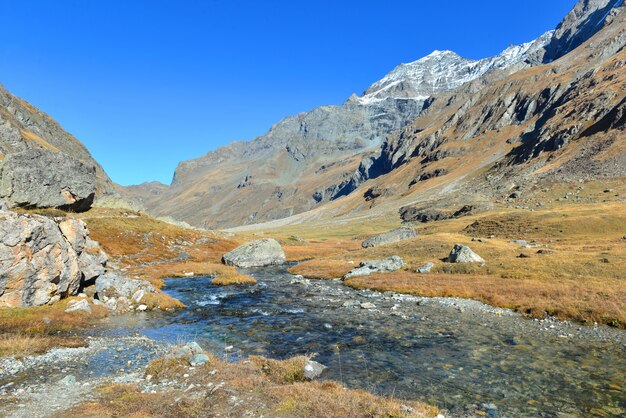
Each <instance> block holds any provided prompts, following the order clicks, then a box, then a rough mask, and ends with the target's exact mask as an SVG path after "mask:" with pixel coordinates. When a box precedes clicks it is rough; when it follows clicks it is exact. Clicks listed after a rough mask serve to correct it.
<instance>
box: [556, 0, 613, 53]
mask: <svg viewBox="0 0 626 418" xmlns="http://www.w3.org/2000/svg"><path fill="white" fill-rule="evenodd" d="M623 3H624V2H623V1H621V0H581V1H579V2H578V3H577V4H576V6H574V9H572V11H571V12H569V13H568V14H567V16H565V18H564V19H563V20H562V21H561V23H559V25H558V26H557V28H556V30H555V32H554V36H553V37H552V39H551V40H550V43H549V44H548V45H547V46H546V53H545V56H544V62H550V61H554V60H556V59H558V58H560V57H562V56H564V55H565V54H567V53H569V52H571V51H573V50H574V49H575V48H577V47H578V46H580V45H582V44H583V42H585V41H586V40H588V39H589V38H591V37H592V36H593V35H594V34H595V33H596V32H597V31H598V30H599V29H600V28H601V27H602V25H603V23H604V21H605V20H606V18H607V17H608V16H609V14H610V12H611V9H613V8H614V7H616V6H623Z"/></svg>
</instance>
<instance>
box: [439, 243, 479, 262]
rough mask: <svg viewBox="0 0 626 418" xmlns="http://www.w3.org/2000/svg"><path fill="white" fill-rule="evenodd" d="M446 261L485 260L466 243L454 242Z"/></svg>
mask: <svg viewBox="0 0 626 418" xmlns="http://www.w3.org/2000/svg"><path fill="white" fill-rule="evenodd" d="M447 261H448V262H449V263H484V262H485V260H483V258H482V257H481V256H479V255H478V254H476V253H475V252H474V251H472V249H471V248H470V247H468V246H467V245H461V244H456V245H455V246H454V247H453V248H452V251H451V252H450V255H449V256H448V259H447Z"/></svg>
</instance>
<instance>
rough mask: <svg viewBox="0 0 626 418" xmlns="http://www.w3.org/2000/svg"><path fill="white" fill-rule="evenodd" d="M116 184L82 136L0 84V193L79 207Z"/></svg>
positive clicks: (27, 201) (20, 200)
mask: <svg viewBox="0 0 626 418" xmlns="http://www.w3.org/2000/svg"><path fill="white" fill-rule="evenodd" d="M112 189H113V183H112V182H111V180H110V179H109V177H108V176H107V175H106V173H105V172H104V170H103V169H102V167H100V165H99V164H98V163H97V162H96V161H95V160H94V159H93V157H92V156H91V154H89V151H88V150H87V148H85V146H84V145H83V144H82V143H81V142H80V141H78V140H77V139H76V138H74V137H73V136H72V135H70V134H69V133H67V132H66V131H64V130H63V128H61V126H59V124H58V123H56V122H55V121H54V120H53V119H52V118H51V117H50V116H48V115H46V114H45V113H43V112H41V111H40V110H38V109H36V108H35V107H34V106H32V105H30V104H28V103H27V102H25V101H24V100H22V99H20V98H18V97H15V96H13V95H12V94H11V93H9V92H8V91H7V90H6V89H5V88H4V87H2V86H1V85H0V196H4V197H5V198H7V199H8V200H9V203H10V204H11V205H12V206H26V207H58V208H62V209H70V210H72V211H81V210H85V209H87V208H89V207H90V206H91V203H92V202H93V200H94V197H95V195H96V194H98V195H99V196H101V195H104V194H107V193H110V192H111V191H112Z"/></svg>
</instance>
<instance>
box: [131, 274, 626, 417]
mask: <svg viewBox="0 0 626 418" xmlns="http://www.w3.org/2000/svg"><path fill="white" fill-rule="evenodd" d="M247 273H249V274H252V275H253V276H255V277H256V278H257V280H258V284H257V285H254V286H248V287H227V288H225V287H218V286H213V285H212V284H211V278H210V277H198V278H186V279H170V280H167V281H166V291H167V292H168V293H169V294H171V295H172V296H174V297H176V298H178V299H180V300H181V301H182V302H183V303H185V304H186V305H187V308H186V309H184V310H182V311H179V312H176V313H173V314H162V315H154V314H150V315H145V316H143V318H144V319H143V320H141V321H139V322H136V321H135V322H133V323H132V324H131V323H129V324H126V325H124V326H121V327H120V330H121V329H126V330H128V329H132V330H133V332H137V331H140V332H141V333H143V334H144V335H146V336H149V337H151V338H155V339H158V340H167V341H172V342H177V341H183V342H184V341H190V340H195V341H198V342H200V343H201V344H202V345H203V346H205V348H207V349H209V350H211V351H213V352H216V353H224V355H225V356H229V357H230V358H237V357H242V356H246V355H250V354H261V355H266V356H270V357H273V358H287V357H290V356H294V355H299V354H311V353H317V355H318V356H317V358H316V360H317V361H319V362H321V363H323V364H325V365H326V366H328V369H327V370H326V371H325V372H324V375H323V378H328V379H333V380H337V381H341V382H343V383H344V384H346V385H348V386H350V387H354V388H362V389H366V390H369V391H373V392H375V393H378V394H385V395H391V394H393V395H394V396H396V397H403V398H408V399H419V400H423V401H426V402H429V403H431V404H436V405H438V406H440V407H443V408H446V409H448V410H449V411H451V412H452V414H453V415H455V416H460V415H464V414H466V413H468V412H469V411H472V410H473V408H474V406H473V405H481V404H484V403H491V404H495V405H496V406H497V408H498V413H499V415H500V416H591V415H602V416H620V415H626V389H625V387H626V382H625V379H626V378H625V376H626V333H625V332H624V331H621V330H617V329H610V328H605V327H591V328H590V327H582V328H581V327H578V326H576V325H568V324H556V325H554V323H550V322H548V323H545V322H536V321H529V320H525V319H522V318H520V317H519V316H517V315H514V314H511V313H508V312H506V311H505V312H504V313H502V312H497V311H498V310H494V309H489V308H486V307H484V306H482V307H481V305H479V304H478V303H476V304H471V303H470V304H469V306H465V307H464V308H460V307H459V306H454V304H453V303H452V302H450V301H438V300H430V299H422V298H415V297H410V296H403V295H395V294H380V293H376V292H370V291H355V290H352V289H349V288H346V287H344V286H342V285H341V283H339V282H336V281H311V282H310V285H302V284H291V281H292V279H293V276H291V275H290V274H288V273H286V271H285V270H284V269H283V268H270V269H257V270H249V271H247ZM346 301H354V302H349V303H354V304H357V305H355V306H344V304H345V302H346ZM364 302H369V303H373V304H375V305H376V309H372V310H370V309H363V308H361V307H360V306H359V305H358V304H360V303H364ZM230 346H232V349H231V348H227V347H230ZM568 414H571V415H568Z"/></svg>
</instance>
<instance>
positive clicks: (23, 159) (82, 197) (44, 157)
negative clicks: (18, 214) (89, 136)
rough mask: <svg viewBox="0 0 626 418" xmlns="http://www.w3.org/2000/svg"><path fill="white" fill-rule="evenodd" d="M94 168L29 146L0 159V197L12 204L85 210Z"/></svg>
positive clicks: (93, 188) (93, 184) (91, 196)
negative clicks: (27, 148)
mask: <svg viewBox="0 0 626 418" xmlns="http://www.w3.org/2000/svg"><path fill="white" fill-rule="evenodd" d="M96 186H97V179H96V168H95V166H89V165H87V164H85V163H83V162H81V161H79V160H77V159H75V158H72V157H70V156H68V155H66V154H62V153H53V152H47V151H42V150H37V149H29V150H25V151H22V152H18V153H15V154H10V155H8V156H7V157H6V158H5V159H4V160H2V161H0V197H3V198H5V199H7V200H9V201H11V202H12V203H13V204H14V205H16V206H21V207H36V208H60V209H65V210H72V211H75V212H81V211H85V210H88V209H89V208H90V207H91V205H92V203H93V200H94V198H95V195H96Z"/></svg>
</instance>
